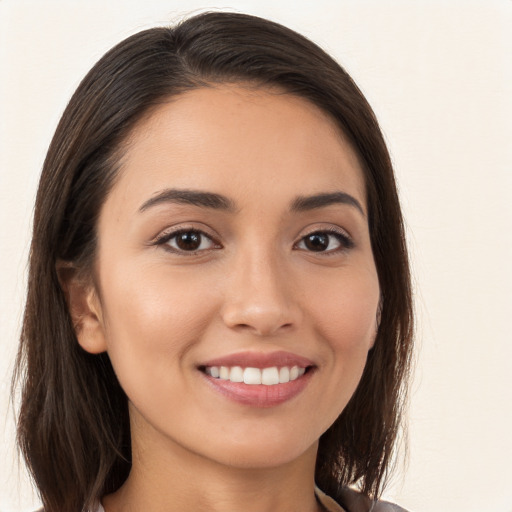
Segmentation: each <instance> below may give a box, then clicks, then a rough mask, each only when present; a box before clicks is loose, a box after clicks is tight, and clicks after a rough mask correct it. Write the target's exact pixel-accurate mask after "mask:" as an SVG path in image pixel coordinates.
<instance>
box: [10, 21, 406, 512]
mask: <svg viewBox="0 0 512 512" xmlns="http://www.w3.org/2000/svg"><path fill="white" fill-rule="evenodd" d="M222 82H224V83H226V82H238V83H248V84H251V86H256V87H274V88H275V87H276V86H277V87H279V88H280V89H281V90H284V91H286V92H287V93H291V94H295V95H298V96H300V97H303V98H306V99H308V100H309V101H311V102H312V103H314V104H315V105H317V106H319V107H320V108H321V109H323V111H324V112H326V113H327V114H328V115H329V116H331V117H332V118H333V119H334V120H335V121H336V122H337V123H338V126H339V127H340V129H341V130H342V132H343V133H344V134H345V136H346V137H347V138H348V140H349V141H350V142H351V144H352V146H353V148H354V149H355V151H356V152H357V154H358V156H359V159H360V162H361V165H362V168H363V171H364V175H365V184H366V193H367V203H368V222H369V230H370V237H371V243H372V248H373V254H374V258H375V263H376V267H377V272H378V276H379V283H380V289H381V293H382V299H381V308H380V325H379V329H378V334H377V339H376V342H375V345H374V347H373V348H372V350H371V351H370V353H369V357H368V361H367V364H366V367H365V370H364V373H363V376H362V379H361V382H360V384H359V386H358V388H357V390H356V392H355V394H354V396H353V397H352V399H351V400H350V402H349V404H348V405H347V407H346V408H345V410H344V411H343V412H342V414H341V415H340V417H339V418H338V419H337V420H336V422H335V423H334V424H333V425H332V426H331V427H330V428H329V430H328V431H327V432H326V433H325V434H324V435H323V436H322V437H321V439H320V448H319V452H318V458H317V466H316V481H317V484H318V485H319V487H320V488H322V489H323V490H324V491H325V492H327V493H328V494H330V495H331V496H333V497H335V498H336V497H338V498H339V496H340V490H341V489H342V488H343V487H344V486H347V485H351V484H358V485H359V487H360V489H361V490H362V491H363V492H364V493H366V494H367V495H369V496H371V497H377V496H378V495H379V494H380V492H381V490H382V487H383V484H384V482H385V480H386V475H387V472H388V469H389V467H390V463H391V461H392V458H393V457H392V455H393V450H394V445H395V441H396V437H397V432H398V430H399V427H400V424H401V419H402V406H403V401H404V396H405V390H406V387H405V381H406V377H407V376H408V372H409V367H410V359H411V350H412V318H413V317H412V300H411V288H410V277H409V268H408V258H407V250H406V245H405V239H404V229H403V223H402V216H401V211H400V205H399V201H398V197H397V191H396V186H395V181H394V175H393V169H392V165H391V161H390V158H389V154H388V151H387V149H386V145H385V143H384V140H383V137H382V134H381V131H380V129H379V126H378V123H377V121H376V119H375V116H374V114H373V112H372V110H371V108H370V106H369V105H368V103H367V101H366V100H365V98H364V96H363V95H362V93H361V92H360V90H359V89H358V87H357V86H356V85H355V84H354V82H353V81H352V79H351V78H350V76H349V75H348V74H347V73H346V72H345V70H344V69H343V68H341V67H340V66H339V65H338V64H337V63H336V62H335V61H334V60H333V59H332V58H331V57H330V56H329V55H327V54H326V53H325V52H324V51H323V50H321V49H320V48H319V47H318V46H316V45H315V44H314V43H312V42H311V41H309V40H308V39H306V38H304V37H303V36H301V35H299V34H297V33H295V32H293V31H292V30H289V29H287V28H285V27H283V26H281V25H278V24H276V23H273V22H270V21H267V20H264V19H261V18H257V17H254V16H248V15H243V14H233V13H221V12H215V13H205V14H201V15H198V16H195V17H192V18H189V19H188V20H185V21H184V22H181V23H180V24H178V25H177V26H175V27H172V28H153V29H149V30H145V31H143V32H140V33H138V34H136V35H134V36H132V37H129V38H128V39H126V40H125V41H123V42H121V43H120V44H118V45H117V46H116V47H114V48H113V49H112V50H110V51H109V52H108V53H107V54H106V55H105V56H104V57H103V58H102V59H101V60H100V61H99V62H98V63H97V64H96V65H95V66H94V67H93V69H92V70H91V71H90V72H89V73H88V74H87V76H86V77H85V78H84V80H83V81H82V82H81V84H80V86H79V87H78V89H77V91H76V92H75V94H74V95H73V97H72V98H71V100H70V102H69V105H68V106H67V108H66V110H65V112H64V114H63V116H62V119H61V121H60V123H59V125H58V127H57V130H56V133H55V135H54V138H53V140H52V142H51V145H50V148H49V150H48V154H47V157H46V160H45V162H44V167H43V171H42V175H41V180H40V184H39V189H38V194H37V200H36V208H35V216H34V228H33V239H32V246H31V252H30V267H29V278H28V292H27V301H26V308H25V316H24V321H23V329H22V334H21V343H20V348H19V353H18V358H17V364H16V371H15V377H14V381H13V382H14V384H13V386H14V385H16V383H17V382H18V381H21V382H22V402H21V407H20V411H19V420H18V442H19V445H20V447H21V450H22V453H23V455H24V457H25V459H26V462H27V464H28V467H29V469H30V471H31V473H32V476H33V478H34V480H35V483H36V485H37V487H38V489H39V492H40V495H41V498H42V501H43V505H44V507H45V510H46V511H47V512H64V511H66V512H80V511H82V510H83V509H84V508H85V509H87V508H88V507H90V506H91V505H92V504H93V503H94V502H95V501H96V500H97V499H99V498H100V497H101V496H103V495H104V494H107V493H109V492H112V491H114V490H116V489H117V488H118V487H119V486H120V485H121V484H122V483H123V482H124V480H125V479H126V477H127V476H128V473H129V471H130V467H131V462H130V459H131V453H130V431H129V421H128V408H127V398H126V396H125V394H124V392H123V390H122V389H121V387H120V385H119V383H118V381H117V378H116V376H115V374H114V371H113V369H112V366H111V363H110V360H109V358H108V355H107V354H106V353H104V354H99V355H91V354H88V353H86V352H85V351H84V350H82V349H81V348H80V346H79V344H78V342H77V340H76V336H75V332H74V326H73V324H72V321H71V318H70V315H69V313H68V308H67V305H66V300H65V297H64V294H63V292H62V290H61V287H60V286H59V280H58V276H57V271H56V263H57V261H59V260H60V261H62V260H64V261H69V262H72V263H73V265H74V267H75V268H79V269H81V271H83V272H85V273H87V271H89V270H90V269H91V264H92V261H93V258H94V255H95V249H96V225H97V219H98V215H99V211H100V208H101V206H102V204H103V202H104V201H105V198H106V196H107V194H108V193H109V190H110V189H111V187H112V186H113V183H114V182H115V178H116V174H117V172H118V169H119V161H120V159H121V157H122V153H123V142H124V141H125V140H126V139H127V136H128V135H129V133H130V132H131V130H132V129H133V128H134V126H135V125H136V124H137V123H138V122H139V121H140V120H141V118H142V117H143V116H146V115H148V113H149V112H150V111H151V110H152V109H153V108H155V107H156V106H157V105H158V104H159V103H161V102H162V101H164V100H165V99H167V98H169V97H172V96H176V95H179V94H180V93H182V92H184V91H186V90H190V89H194V88H199V87H208V86H210V85H211V84H215V83H222ZM176 129H178V130H179V126H177V127H176ZM13 389H14V388H13Z"/></svg>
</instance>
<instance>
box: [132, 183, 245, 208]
mask: <svg viewBox="0 0 512 512" xmlns="http://www.w3.org/2000/svg"><path fill="white" fill-rule="evenodd" d="M162 203H182V204H192V205H194V206H199V207H202V208H212V209H214V210H224V211H228V212H231V211H234V210H235V209H236V208H235V203H234V202H233V201H232V200H231V199H229V198H227V197H226V196H223V195H221V194H215V193H213V192H201V191H198V190H181V189H175V188H168V189H165V190H162V191H161V192H159V193H158V194H156V195H155V196H153V197H152V198H150V199H148V200H147V201H146V202H145V203H144V204H143V205H142V206H141V207H140V208H139V211H140V212H143V211H145V210H147V209H148V208H151V207H152V206H156V205H159V204H162Z"/></svg>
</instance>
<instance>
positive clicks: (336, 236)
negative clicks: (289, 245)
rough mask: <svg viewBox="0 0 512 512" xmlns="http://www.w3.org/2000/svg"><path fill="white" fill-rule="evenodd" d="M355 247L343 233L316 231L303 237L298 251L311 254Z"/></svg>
mask: <svg viewBox="0 0 512 512" xmlns="http://www.w3.org/2000/svg"><path fill="white" fill-rule="evenodd" d="M352 246H353V243H352V241H351V240H350V238H349V237H348V236H346V235H344V234H342V233H338V232H329V231H315V232H314V233H310V234H309V235H306V236H305V237H303V238H302V239H301V240H300V241H299V243H298V244H297V248H298V249H302V250H305V251H311V252H333V251H336V250H339V249H348V248H350V247H352Z"/></svg>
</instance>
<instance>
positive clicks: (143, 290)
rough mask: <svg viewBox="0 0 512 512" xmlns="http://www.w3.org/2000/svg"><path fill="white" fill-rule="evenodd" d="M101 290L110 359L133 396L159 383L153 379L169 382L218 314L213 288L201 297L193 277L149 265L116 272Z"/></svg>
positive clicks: (121, 269) (113, 271)
mask: <svg viewBox="0 0 512 512" xmlns="http://www.w3.org/2000/svg"><path fill="white" fill-rule="evenodd" d="M102 284H103V289H104V290H105V291H106V293H105V296H104V297H103V299H104V301H103V302H104V313H105V316H104V325H105V334H106V338H107V347H108V353H109V356H110V359H111V360H112V364H113V365H114V369H115V370H116V373H117V374H118V377H119V379H120V381H121V384H122V386H123V387H124V388H125V391H126V392H127V394H128V396H130V391H129V389H130V388H131V387H133V386H134V385H137V386H142V383H143V381H144V380H145V379H146V378H147V379H148V382H145V383H144V385H149V386H150V385H151V383H152V382H153V383H154V382H158V380H159V379H151V378H150V377H151V376H155V375H158V376H159V377H160V378H161V379H163V381H165V380H168V379H169V378H170V375H171V374H172V371H171V370H172V368H171V367H173V368H175V367H176V366H179V365H183V364H186V354H187V352H188V350H189V348H190V347H192V346H193V344H194V342H195V341H196V340H197V339H198V338H200V336H201V334H202V332H203V331H204V329H206V327H207V325H208V322H209V319H210V318H211V316H212V314H213V311H214V309H215V303H216V301H215V299H214V298H213V297H210V296H209V294H208V292H207V290H208V289H209V287H207V286H206V287H205V286H204V282H203V283H202V284H203V286H201V289H202V290H203V292H202V293H200V292H199V290H198V287H197V284H198V283H197V282H196V280H194V279H191V277H190V275H188V276H185V273H182V274H181V275H180V273H173V274H172V275H171V273H170V272H166V271H165V269H164V270H162V269H161V268H157V267H156V266H144V265H140V266H139V268H138V269H133V268H132V269H131V271H130V269H123V268H122V266H121V265H119V266H117V267H115V268H112V267H111V271H110V272H108V273H105V278H104V279H103V281H102Z"/></svg>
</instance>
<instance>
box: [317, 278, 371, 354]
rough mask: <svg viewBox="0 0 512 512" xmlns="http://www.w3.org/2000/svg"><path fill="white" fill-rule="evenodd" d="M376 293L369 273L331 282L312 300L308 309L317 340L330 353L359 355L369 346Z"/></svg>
mask: <svg viewBox="0 0 512 512" xmlns="http://www.w3.org/2000/svg"><path fill="white" fill-rule="evenodd" d="M379 300H380V290H379V285H378V279H377V276H376V272H373V271H372V269H369V270H368V271H363V272H359V273H355V274H351V275H350V276H347V277H345V278H342V277H341V278H339V279H331V280H329V281H328V282H326V283H325V285H324V286H323V287H319V288H318V291H317V293H316V294H315V297H312V301H311V306H310V309H311V311H312V315H314V317H315V318H316V322H315V324H316V326H317V328H318V329H319V331H320V334H321V336H322V337H323V338H324V339H326V340H328V341H329V346H330V348H331V350H332V351H334V352H338V351H340V352H344V353H345V352H346V353H347V355H349V354H350V353H352V352H362V353H364V354H365V355H366V353H367V352H368V350H369V349H370V348H371V347H372V346H373V342H374V339H375V335H376V331H377V309H378V304H379Z"/></svg>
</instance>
